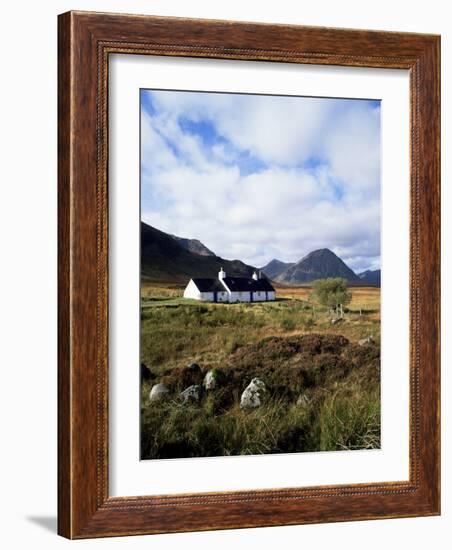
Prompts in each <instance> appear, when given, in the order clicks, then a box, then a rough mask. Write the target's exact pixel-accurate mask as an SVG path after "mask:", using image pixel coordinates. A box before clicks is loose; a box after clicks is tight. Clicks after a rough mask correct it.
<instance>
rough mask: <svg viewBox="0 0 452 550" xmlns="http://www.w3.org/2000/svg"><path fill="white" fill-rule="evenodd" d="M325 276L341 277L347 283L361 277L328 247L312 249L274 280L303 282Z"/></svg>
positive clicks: (355, 281)
mask: <svg viewBox="0 0 452 550" xmlns="http://www.w3.org/2000/svg"><path fill="white" fill-rule="evenodd" d="M326 277H343V278H344V279H346V280H347V281H348V282H349V283H362V281H361V279H360V278H359V277H358V276H357V275H356V274H355V273H354V272H353V271H352V270H351V269H350V268H349V267H348V266H347V265H346V264H345V263H344V262H343V261H342V260H341V259H340V258H339V256H336V254H334V252H332V251H331V250H329V249H328V248H322V249H320V250H314V251H313V252H310V253H309V254H308V255H307V256H305V257H304V258H302V259H301V260H300V261H299V262H297V263H296V264H294V265H292V266H290V267H288V268H287V269H285V270H284V271H283V272H282V273H280V274H279V275H278V276H277V277H276V278H275V281H277V282H279V283H283V284H295V285H296V284H303V283H309V282H311V281H314V280H316V279H324V278H326Z"/></svg>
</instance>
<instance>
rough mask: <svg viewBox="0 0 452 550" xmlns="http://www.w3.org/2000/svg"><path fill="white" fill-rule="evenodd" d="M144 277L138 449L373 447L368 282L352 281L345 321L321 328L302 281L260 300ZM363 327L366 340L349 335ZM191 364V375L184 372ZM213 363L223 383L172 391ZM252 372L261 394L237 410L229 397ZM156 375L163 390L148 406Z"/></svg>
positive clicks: (375, 375) (148, 454)
mask: <svg viewBox="0 0 452 550" xmlns="http://www.w3.org/2000/svg"><path fill="white" fill-rule="evenodd" d="M144 286H145V288H144V292H143V295H142V336H141V360H142V362H143V363H144V364H145V365H146V366H147V367H148V368H149V370H150V371H151V376H152V380H148V381H145V382H144V383H143V385H142V399H141V412H142V414H141V432H142V457H143V458H173V457H174V458H175V457H182V456H184V457H191V456H227V455H236V454H261V453H278V452H298V451H321V450H341V449H363V448H364V449H367V448H377V447H379V444H380V440H379V438H380V410H379V404H380V397H379V392H380V385H379V333H380V322H379V289H367V288H358V289H352V292H353V299H352V302H351V304H350V305H349V311H348V312H347V313H346V316H345V320H344V321H343V322H341V323H338V324H335V325H332V324H331V320H330V318H329V315H328V312H327V311H326V310H325V309H324V308H321V307H318V306H316V305H315V304H313V303H311V301H310V298H309V294H310V290H309V289H306V288H292V289H291V288H284V289H277V291H278V298H279V299H278V300H277V301H275V302H269V303H254V304H207V303H202V304H201V303H199V302H196V301H193V300H185V299H183V298H181V289H177V288H166V287H162V286H155V285H154V286H151V285H147V286H146V285H144ZM360 310H361V311H360ZM369 335H372V336H373V337H374V343H373V344H372V345H371V346H370V345H369V346H365V347H361V346H359V345H358V344H357V342H358V341H359V340H360V339H361V338H364V337H366V336H369ZM319 342H320V344H319ZM328 342H329V343H328ZM319 349H320V351H319ZM193 362H196V363H198V364H199V365H200V366H201V369H202V373H200V374H199V379H197V380H190V376H191V375H190V376H189V375H188V374H187V371H186V366H187V365H188V364H190V363H193ZM213 368H216V369H219V370H220V371H221V372H222V373H224V375H225V379H226V382H225V384H224V386H223V387H221V388H220V389H219V390H215V391H214V392H213V393H206V394H205V395H204V397H203V399H202V401H201V403H200V404H199V405H196V406H193V405H190V406H187V405H182V404H181V403H180V402H179V400H178V398H177V396H178V393H179V392H180V391H182V389H184V388H185V387H187V386H188V385H190V383H191V382H196V383H200V382H202V376H204V374H205V373H206V372H207V371H208V370H210V369H213ZM187 376H188V378H187ZM254 376H259V377H261V378H262V379H263V380H264V381H265V383H266V384H267V385H268V387H269V398H268V399H267V401H266V402H265V403H264V405H263V406H262V407H260V408H258V409H256V410H254V411H244V410H242V409H240V406H239V402H240V395H241V392H242V391H243V389H244V387H246V385H247V384H248V383H249V381H250V380H251V378H253V377H254ZM161 381H163V382H164V383H166V384H167V385H169V387H170V388H171V390H172V394H171V399H169V400H168V401H163V402H157V403H150V402H149V399H148V395H149V391H150V388H151V386H152V384H154V383H157V382H161ZM300 396H304V401H303V403H302V404H297V401H299V397H300Z"/></svg>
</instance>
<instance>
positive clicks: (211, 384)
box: [203, 369, 221, 391]
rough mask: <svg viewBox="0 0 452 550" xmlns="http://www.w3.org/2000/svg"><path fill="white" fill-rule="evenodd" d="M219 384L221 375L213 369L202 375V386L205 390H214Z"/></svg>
mask: <svg viewBox="0 0 452 550" xmlns="http://www.w3.org/2000/svg"><path fill="white" fill-rule="evenodd" d="M220 385H221V375H220V373H219V372H218V371H217V370H215V369H212V370H209V371H208V372H207V373H206V375H205V376H204V381H203V386H204V388H205V389H206V390H208V391H209V390H214V389H215V388H218V386H220Z"/></svg>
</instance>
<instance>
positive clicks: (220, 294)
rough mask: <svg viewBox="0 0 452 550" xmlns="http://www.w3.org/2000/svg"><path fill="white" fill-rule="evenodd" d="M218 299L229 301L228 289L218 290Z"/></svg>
mask: <svg viewBox="0 0 452 550" xmlns="http://www.w3.org/2000/svg"><path fill="white" fill-rule="evenodd" d="M217 301H218V302H229V294H228V292H227V291H226V290H224V291H223V292H221V291H219V292H217Z"/></svg>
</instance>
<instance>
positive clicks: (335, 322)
mask: <svg viewBox="0 0 452 550" xmlns="http://www.w3.org/2000/svg"><path fill="white" fill-rule="evenodd" d="M343 320H344V319H342V317H338V318H337V319H331V324H332V325H337V324H338V323H342V321H343Z"/></svg>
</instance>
